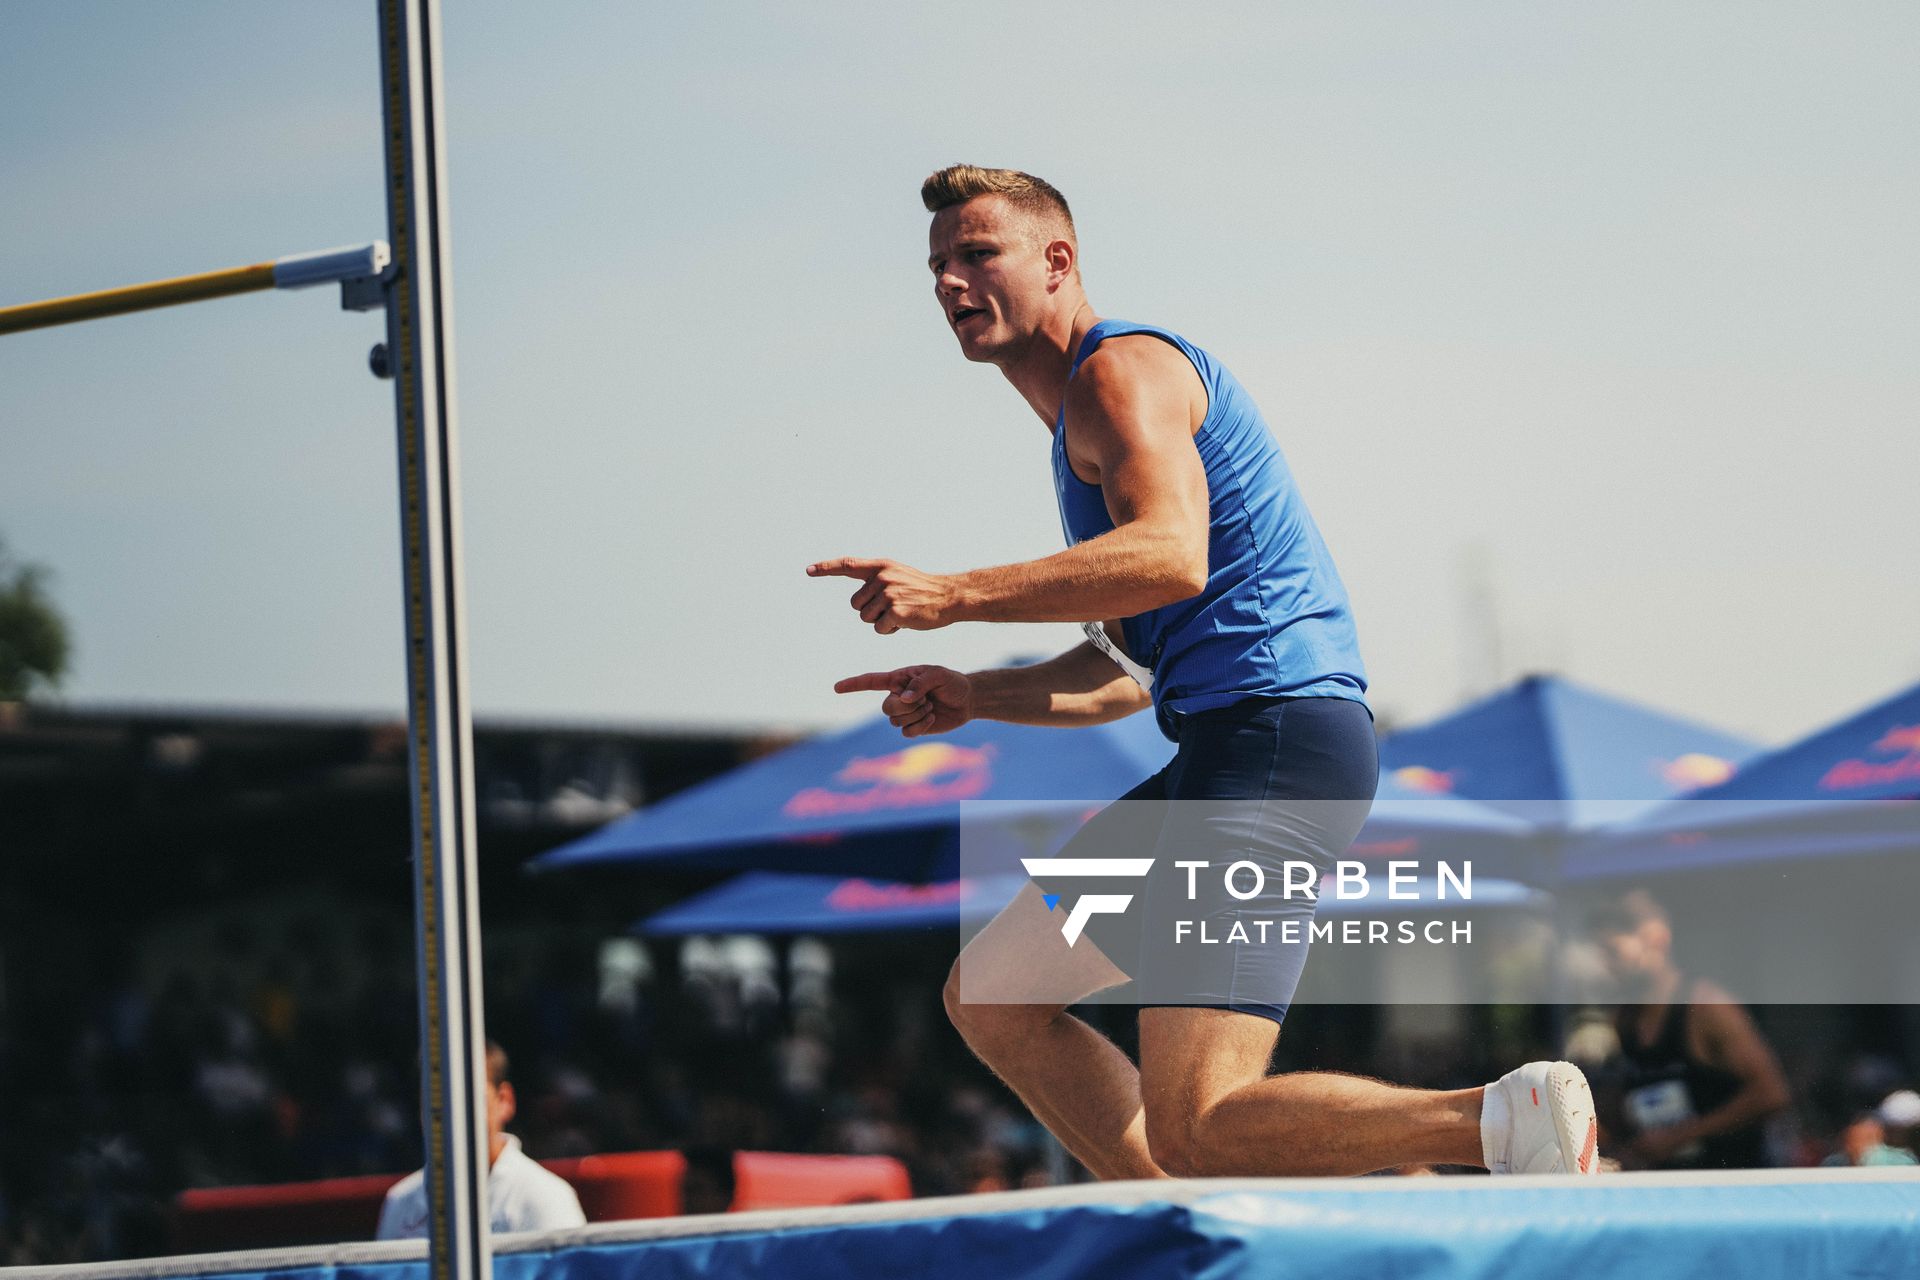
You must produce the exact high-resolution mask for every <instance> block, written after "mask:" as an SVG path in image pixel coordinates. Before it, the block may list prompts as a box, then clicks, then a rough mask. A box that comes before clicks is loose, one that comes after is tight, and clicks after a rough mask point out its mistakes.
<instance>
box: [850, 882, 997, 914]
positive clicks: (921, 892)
mask: <svg viewBox="0 0 1920 1280" xmlns="http://www.w3.org/2000/svg"><path fill="white" fill-rule="evenodd" d="M971 896H973V885H972V884H970V883H969V882H968V881H965V880H946V881H941V882H938V883H935V884H883V883H876V882H875V881H872V880H859V879H854V880H842V881H841V882H840V883H839V884H837V885H835V886H834V889H833V892H832V893H830V894H828V895H827V905H828V906H829V907H832V908H833V909H834V910H835V911H885V910H887V909H889V908H893V907H934V906H939V905H941V904H942V903H948V902H959V901H960V900H961V899H963V898H968V897H971Z"/></svg>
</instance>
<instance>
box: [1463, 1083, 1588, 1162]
mask: <svg viewBox="0 0 1920 1280" xmlns="http://www.w3.org/2000/svg"><path fill="white" fill-rule="evenodd" d="M1599 1136H1600V1130H1599V1125H1598V1124H1597V1123H1596V1122H1595V1119H1594V1114H1593V1091H1592V1090H1590V1089H1588V1088H1587V1078H1586V1076H1584V1075H1582V1074H1581V1073H1580V1068H1578V1067H1576V1066H1574V1065H1573V1064H1572V1063H1571V1062H1529V1063H1528V1064H1527V1065H1526V1066H1524V1067H1520V1068H1519V1069H1517V1070H1514V1071H1509V1072H1507V1074H1505V1075H1504V1076H1501V1077H1500V1078H1499V1079H1498V1080H1496V1081H1494V1082H1493V1083H1492V1084H1490V1085H1488V1086H1487V1091H1486V1096H1485V1101H1483V1102H1482V1103H1481V1107H1480V1151H1481V1154H1482V1155H1483V1156H1484V1157H1485V1159H1486V1165H1487V1168H1488V1169H1489V1170H1490V1171H1491V1172H1494V1173H1582V1174H1590V1173H1593V1172H1595V1171H1596V1170H1597V1169H1598V1168H1599V1165H1600V1159H1599V1154H1600V1153H1599V1151H1598V1150H1597V1147H1598V1143H1599Z"/></svg>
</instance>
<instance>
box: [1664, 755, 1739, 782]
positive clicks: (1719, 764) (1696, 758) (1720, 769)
mask: <svg viewBox="0 0 1920 1280" xmlns="http://www.w3.org/2000/svg"><path fill="white" fill-rule="evenodd" d="M1655 767H1656V768H1657V769H1658V770H1659V772H1660V780H1661V781H1662V782H1665V783H1666V784H1667V785H1668V786H1670V787H1672V788H1673V789H1674V790H1675V791H1697V790H1699V789H1700V788H1701V787H1712V786H1717V785H1719V784H1720V783H1722V782H1725V781H1726V780H1727V779H1728V778H1731V777H1732V776H1733V767H1734V766H1733V761H1731V760H1722V759H1721V758H1720V757H1719V756H1710V755H1707V754H1705V753H1704V752H1700V751H1689V752H1687V753H1686V754H1685V755H1683V756H1676V757H1674V758H1673V759H1671V760H1660V761H1656V762H1655Z"/></svg>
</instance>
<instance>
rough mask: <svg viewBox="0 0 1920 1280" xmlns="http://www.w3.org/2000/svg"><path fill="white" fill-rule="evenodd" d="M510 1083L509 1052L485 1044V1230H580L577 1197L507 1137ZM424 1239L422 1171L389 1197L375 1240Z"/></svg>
mask: <svg viewBox="0 0 1920 1280" xmlns="http://www.w3.org/2000/svg"><path fill="white" fill-rule="evenodd" d="M513 1110H514V1096H513V1084H512V1082H511V1081H510V1080H509V1079H508V1076H507V1053H506V1050H504V1049H502V1048H501V1047H500V1046H499V1045H497V1044H495V1043H494V1042H493V1041H491V1040H489V1041H487V1139H488V1144H489V1151H488V1158H489V1160H490V1161H491V1162H492V1168H491V1170H490V1171H489V1172H488V1174H487V1207H488V1209H489V1210H490V1212H489V1214H488V1219H489V1222H488V1225H489V1226H490V1227H491V1228H492V1229H493V1230H494V1231H496V1232H501V1231H548V1230H552V1229H553V1228H555V1227H578V1226H584V1225H585V1224H586V1221H587V1217H586V1215H585V1214H584V1213H582V1212H581V1211H580V1197H579V1196H577V1195H575V1194H574V1190H573V1188H572V1187H571V1186H570V1185H568V1183H567V1181H566V1179H564V1178H561V1177H558V1176H557V1175H555V1174H552V1173H549V1172H547V1170H545V1169H542V1168H541V1167H540V1166H539V1165H537V1164H535V1163H534V1162H533V1161H532V1160H531V1159H529V1158H528V1157H527V1155H526V1153H525V1152H523V1151H521V1149H520V1139H518V1138H516V1137H514V1136H513V1135H511V1134H509V1133H507V1132H506V1126H507V1123H508V1121H510V1120H512V1119H513ZM426 1234H427V1185H426V1171H425V1170H424V1169H422V1170H418V1171H416V1172H413V1173H410V1174H408V1175H407V1176H406V1177H404V1178H402V1179H400V1181H399V1182H397V1183H395V1184H394V1187H393V1189H392V1190H391V1191H389V1192H387V1201H386V1203H385V1204H384V1205H382V1206H381V1207H380V1226H379V1229H378V1230H377V1231H376V1232H375V1238H376V1239H380V1240H404V1239H408V1238H411V1237H420V1236H424V1235H426Z"/></svg>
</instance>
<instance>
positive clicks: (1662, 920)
mask: <svg viewBox="0 0 1920 1280" xmlns="http://www.w3.org/2000/svg"><path fill="white" fill-rule="evenodd" d="M1592 923H1593V932H1594V934H1595V935H1596V936H1597V938H1598V940H1599V941H1600V943H1601V944H1602V946H1603V948H1604V952H1605V956H1606V961H1607V967H1608V969H1609V971H1610V972H1611V973H1612V975H1613V977H1614V979H1615V980H1616V981H1617V982H1618V983H1619V984H1620V986H1621V988H1622V989H1623V991H1624V992H1625V993H1626V994H1627V995H1628V996H1629V997H1630V998H1631V999H1632V1000H1633V1001H1634V1003H1631V1004H1625V1005H1623V1006H1621V1008H1620V1010H1619V1012H1618V1014H1617V1016H1616V1019H1615V1031H1616V1032H1617V1034H1618V1036H1619V1041H1620V1049H1619V1056H1618V1058H1617V1059H1616V1060H1615V1062H1614V1064H1612V1066H1611V1068H1609V1067H1604V1066H1603V1068H1602V1070H1601V1073H1600V1079H1599V1080H1598V1081H1597V1082H1596V1083H1598V1084H1599V1086H1600V1087H1599V1089H1598V1090H1597V1093H1598V1094H1599V1095H1600V1107H1601V1113H1602V1116H1603V1119H1604V1122H1605V1123H1606V1124H1607V1127H1608V1128H1609V1130H1611V1134H1610V1135H1608V1136H1611V1137H1613V1138H1614V1140H1615V1141H1616V1142H1617V1141H1618V1140H1619V1139H1621V1138H1624V1139H1626V1146H1625V1148H1624V1149H1621V1150H1618V1151H1617V1154H1619V1155H1620V1157H1621V1159H1622V1160H1623V1161H1624V1162H1627V1163H1628V1164H1629V1167H1638V1168H1652V1169H1694V1168H1721V1169H1726V1168H1734V1169H1751V1168H1760V1167H1764V1166H1766V1165H1768V1164H1771V1163H1772V1161H1771V1160H1770V1159H1769V1158H1768V1155H1767V1146H1766V1140H1765V1132H1764V1128H1763V1122H1764V1121H1765V1120H1766V1118H1767V1117H1768V1116H1771V1115H1773V1114H1774V1113H1775V1112H1778V1111H1780V1110H1782V1109H1783V1108H1785V1107H1786V1106H1787V1104H1788V1103H1789V1101H1791V1099H1790V1096H1789V1094H1788V1091H1787V1081H1786V1076H1785V1075H1784V1074H1783V1073H1782V1072H1781V1070H1780V1063H1779V1061H1778V1060H1777V1059H1776V1058H1775V1057H1774V1053H1773V1050H1772V1049H1771V1048H1769V1047H1768V1045H1767V1042H1766V1040H1765V1039H1763V1038H1762V1037H1761V1035H1760V1031H1759V1029H1758V1028H1757V1027H1755V1026H1754V1024H1753V1019H1752V1018H1750V1017H1749V1016H1748V1014H1747V1011H1746V1010H1745V1009H1744V1008H1742V1007H1741V1006H1740V1005H1739V1004H1738V1003H1737V1002H1736V1001H1735V1000H1734V998H1733V997H1732V996H1731V995H1729V994H1728V993H1727V992H1726V991H1725V990H1724V989H1723V988H1721V987H1720V986H1719V985H1718V984H1717V983H1714V982H1712V981H1710V980H1708V979H1706V978H1689V977H1687V976H1686V975H1685V974H1683V973H1681V972H1680V970H1679V969H1678V968H1677V967H1676V966H1675V965H1674V963H1673V958H1672V949H1673V928H1672V924H1671V922H1670V921H1669V919H1668V917H1667V913H1666V911H1665V910H1663V909H1662V908H1661V906H1660V904H1659V903H1658V902H1656V901H1654V899H1653V897H1652V895H1650V894H1648V893H1647V892H1646V891H1645V890H1642V889H1635V890H1632V891H1630V892H1628V893H1625V894H1622V895H1621V896H1620V897H1618V898H1616V899H1614V900H1613V901H1611V902H1609V903H1606V904H1604V905H1603V906H1602V907H1601V908H1600V909H1599V910H1597V911H1596V912H1595V913H1594V915H1593V920H1592ZM1605 1145H1606V1141H1605V1140H1604V1138H1603V1142H1602V1146H1603V1147H1604V1146H1605Z"/></svg>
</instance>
